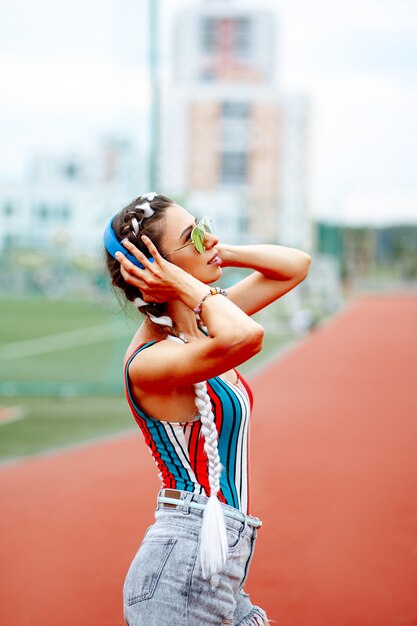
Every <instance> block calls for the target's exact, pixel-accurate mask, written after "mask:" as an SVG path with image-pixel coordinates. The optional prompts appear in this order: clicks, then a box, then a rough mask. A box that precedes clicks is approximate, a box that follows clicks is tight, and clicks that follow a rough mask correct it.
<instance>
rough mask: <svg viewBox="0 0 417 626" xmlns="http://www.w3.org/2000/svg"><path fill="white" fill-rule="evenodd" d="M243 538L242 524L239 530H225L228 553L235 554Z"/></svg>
mask: <svg viewBox="0 0 417 626" xmlns="http://www.w3.org/2000/svg"><path fill="white" fill-rule="evenodd" d="M244 537H245V535H244V533H243V524H242V529H241V530H236V529H235V528H227V543H228V546H229V553H231V552H235V551H236V550H237V549H238V548H239V546H240V544H241V543H242V539H243V538H244Z"/></svg>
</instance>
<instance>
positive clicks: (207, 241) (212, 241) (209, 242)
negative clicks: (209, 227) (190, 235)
mask: <svg viewBox="0 0 417 626" xmlns="http://www.w3.org/2000/svg"><path fill="white" fill-rule="evenodd" d="M218 243H219V238H218V237H217V236H216V235H215V234H214V233H208V232H205V233H204V245H205V246H206V248H212V247H213V246H215V245H216V244H218Z"/></svg>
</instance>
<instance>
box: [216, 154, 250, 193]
mask: <svg viewBox="0 0 417 626" xmlns="http://www.w3.org/2000/svg"><path fill="white" fill-rule="evenodd" d="M247 168H248V155H247V153H246V152H222V153H221V165H220V182H221V183H222V184H224V185H241V184H244V183H246V179H247Z"/></svg>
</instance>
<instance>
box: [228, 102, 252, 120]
mask: <svg viewBox="0 0 417 626" xmlns="http://www.w3.org/2000/svg"><path fill="white" fill-rule="evenodd" d="M222 117H223V118H230V117H231V118H234V119H236V118H237V119H246V118H248V117H249V103H248V102H223V105H222Z"/></svg>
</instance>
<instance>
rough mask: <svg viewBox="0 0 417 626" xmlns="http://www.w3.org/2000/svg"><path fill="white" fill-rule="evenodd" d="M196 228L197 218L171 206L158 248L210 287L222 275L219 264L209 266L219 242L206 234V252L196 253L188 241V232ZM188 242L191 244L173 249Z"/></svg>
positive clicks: (177, 207) (189, 238)
mask: <svg viewBox="0 0 417 626" xmlns="http://www.w3.org/2000/svg"><path fill="white" fill-rule="evenodd" d="M195 225H196V219H195V217H194V216H193V215H191V213H189V212H188V211H186V210H185V209H184V208H183V207H182V206H180V205H178V204H172V205H170V206H169V207H168V208H167V209H166V211H165V224H164V232H163V236H162V241H161V246H162V249H163V251H164V253H165V254H166V256H167V260H168V261H169V262H170V263H174V264H175V265H178V266H179V267H181V268H182V269H183V270H185V271H186V272H188V273H189V274H191V275H192V276H194V277H195V278H198V280H201V281H202V282H203V283H206V284H209V283H212V282H214V281H216V280H218V279H219V278H220V277H221V276H222V273H223V271H222V268H221V267H220V266H219V265H208V263H209V261H210V260H211V259H212V258H213V256H215V255H216V254H217V250H216V244H217V243H218V241H219V239H218V237H216V235H214V234H212V233H205V248H206V249H205V250H204V252H201V253H200V252H198V251H197V250H196V249H195V247H194V245H193V244H192V242H191V231H192V229H193V228H194V226H195ZM187 243H189V244H190V245H188V246H185V247H184V248H181V250H176V248H180V247H181V246H184V245H185V244H187ZM174 250H175V252H173V251H174Z"/></svg>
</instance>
